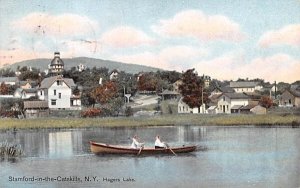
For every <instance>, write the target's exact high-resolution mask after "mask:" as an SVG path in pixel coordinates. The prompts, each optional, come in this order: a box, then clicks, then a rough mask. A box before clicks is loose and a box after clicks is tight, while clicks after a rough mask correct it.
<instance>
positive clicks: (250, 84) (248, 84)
mask: <svg viewBox="0 0 300 188" xmlns="http://www.w3.org/2000/svg"><path fill="white" fill-rule="evenodd" d="M257 85H258V83H257V82H230V87H232V88H237V87H243V88H244V87H255V86H257Z"/></svg>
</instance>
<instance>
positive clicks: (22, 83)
mask: <svg viewBox="0 0 300 188" xmlns="http://www.w3.org/2000/svg"><path fill="white" fill-rule="evenodd" d="M27 83H29V84H30V85H37V82H36V81H20V82H19V84H20V86H25V85H26V84H27Z"/></svg>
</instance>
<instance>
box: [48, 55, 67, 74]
mask: <svg viewBox="0 0 300 188" xmlns="http://www.w3.org/2000/svg"><path fill="white" fill-rule="evenodd" d="M63 71H64V62H63V60H61V59H60V53H59V52H54V58H53V59H52V61H51V63H50V65H49V74H50V76H57V75H62V73H63Z"/></svg>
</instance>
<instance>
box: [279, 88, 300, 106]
mask: <svg viewBox="0 0 300 188" xmlns="http://www.w3.org/2000/svg"><path fill="white" fill-rule="evenodd" d="M279 106H280V107H297V108H299V107H300V86H298V85H292V86H291V88H290V89H286V90H285V91H284V92H283V93H282V95H281V97H280V99H279Z"/></svg>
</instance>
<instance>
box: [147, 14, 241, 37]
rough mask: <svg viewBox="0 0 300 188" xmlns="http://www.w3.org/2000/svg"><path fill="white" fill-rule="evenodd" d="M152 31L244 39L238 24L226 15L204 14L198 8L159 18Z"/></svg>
mask: <svg viewBox="0 0 300 188" xmlns="http://www.w3.org/2000/svg"><path fill="white" fill-rule="evenodd" d="M152 29H153V31H154V32H156V33H158V34H160V35H163V36H168V37H194V38H197V39H199V40H203V41H213V40H224V41H233V42H239V41H241V40H243V39H244V37H245V36H244V34H243V33H242V32H241V30H240V26H239V25H238V24H237V23H235V22H234V21H232V20H230V19H229V18H227V17H226V16H222V15H213V16H210V15H205V14H204V13H202V12H201V11H199V10H187V11H182V12H179V13H177V14H176V15H175V16H174V17H173V18H171V19H167V20H160V22H159V23H158V24H157V25H154V26H152Z"/></svg>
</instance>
